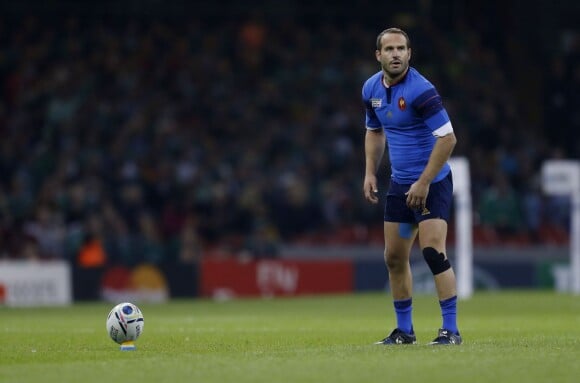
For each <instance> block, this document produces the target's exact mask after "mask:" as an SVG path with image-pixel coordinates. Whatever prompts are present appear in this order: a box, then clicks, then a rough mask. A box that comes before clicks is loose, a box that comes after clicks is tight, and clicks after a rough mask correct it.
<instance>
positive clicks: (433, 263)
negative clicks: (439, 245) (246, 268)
mask: <svg viewBox="0 0 580 383" xmlns="http://www.w3.org/2000/svg"><path fill="white" fill-rule="evenodd" d="M423 258H425V262H427V266H429V268H430V269H431V272H432V273H433V275H437V274H441V273H442V272H444V271H446V270H449V269H450V268H451V264H450V263H449V259H446V258H445V254H443V253H439V252H438V251H437V250H435V249H434V248H432V247H426V248H424V249H423Z"/></svg>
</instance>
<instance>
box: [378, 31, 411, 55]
mask: <svg viewBox="0 0 580 383" xmlns="http://www.w3.org/2000/svg"><path fill="white" fill-rule="evenodd" d="M387 33H398V34H400V35H403V36H405V40H407V48H411V39H410V38H409V35H408V34H407V32H405V31H404V30H402V29H401V28H388V29H385V30H384V31H382V32H381V33H379V35H378V36H377V50H379V51H380V50H381V48H382V46H381V38H382V37H383V36H384V35H386V34H387Z"/></svg>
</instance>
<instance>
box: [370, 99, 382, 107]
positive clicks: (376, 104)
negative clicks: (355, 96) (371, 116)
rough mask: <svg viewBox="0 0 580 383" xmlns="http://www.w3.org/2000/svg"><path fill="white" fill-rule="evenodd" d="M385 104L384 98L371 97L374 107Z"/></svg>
mask: <svg viewBox="0 0 580 383" xmlns="http://www.w3.org/2000/svg"><path fill="white" fill-rule="evenodd" d="M382 105H383V100H382V99H381V98H371V106H372V107H373V108H380V107H381V106H382Z"/></svg>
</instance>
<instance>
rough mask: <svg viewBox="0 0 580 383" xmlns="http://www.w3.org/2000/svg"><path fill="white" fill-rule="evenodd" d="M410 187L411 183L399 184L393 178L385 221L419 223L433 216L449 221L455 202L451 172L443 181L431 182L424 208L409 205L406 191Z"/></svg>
mask: <svg viewBox="0 0 580 383" xmlns="http://www.w3.org/2000/svg"><path fill="white" fill-rule="evenodd" d="M410 187H411V185H410V184H398V183H396V182H394V181H393V180H391V183H390V185H389V191H388V192H387V202H386V203H385V215H384V218H385V222H405V223H418V222H421V221H424V220H426V219H431V218H441V219H444V220H445V221H447V222H449V217H450V215H451V204H452V202H453V177H452V175H451V172H449V174H447V176H446V177H445V178H443V179H442V180H441V181H439V182H436V183H433V184H431V186H430V187H429V194H428V195H427V203H426V205H425V209H423V210H412V209H410V208H409V207H407V202H406V201H407V196H406V195H405V193H406V192H407V191H408V190H409V188H410Z"/></svg>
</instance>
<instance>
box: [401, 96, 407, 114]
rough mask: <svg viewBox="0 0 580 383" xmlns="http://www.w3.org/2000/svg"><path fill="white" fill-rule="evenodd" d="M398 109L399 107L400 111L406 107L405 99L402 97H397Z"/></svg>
mask: <svg viewBox="0 0 580 383" xmlns="http://www.w3.org/2000/svg"><path fill="white" fill-rule="evenodd" d="M399 109H401V110H402V111H404V110H405V109H407V102H406V101H405V99H404V98H403V97H400V98H399Z"/></svg>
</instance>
